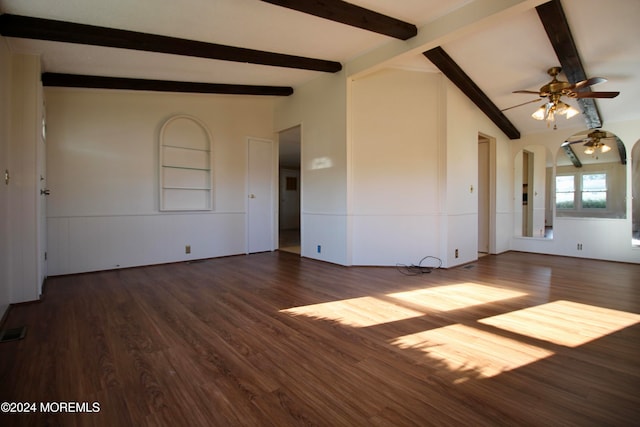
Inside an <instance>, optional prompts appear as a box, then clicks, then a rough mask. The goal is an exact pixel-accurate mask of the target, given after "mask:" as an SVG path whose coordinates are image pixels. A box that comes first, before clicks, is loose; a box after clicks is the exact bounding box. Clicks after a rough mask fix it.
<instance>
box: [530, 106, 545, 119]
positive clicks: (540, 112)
mask: <svg viewBox="0 0 640 427" xmlns="http://www.w3.org/2000/svg"><path fill="white" fill-rule="evenodd" d="M531 117H533V118H534V119H536V120H544V119H546V118H547V104H544V105H542V106H541V107H540V108H538V109H537V110H536V111H534V112H533V114H532V115H531Z"/></svg>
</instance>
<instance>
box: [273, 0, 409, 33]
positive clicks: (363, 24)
mask: <svg viewBox="0 0 640 427" xmlns="http://www.w3.org/2000/svg"><path fill="white" fill-rule="evenodd" d="M262 1H264V2H267V3H271V4H275V5H278V6H282V7H286V8H288V9H293V10H297V11H298V12H304V13H308V14H310V15H313V16H317V17H320V18H325V19H329V20H331V21H335V22H340V23H342V24H346V25H350V26H352V27H358V28H362V29H364V30H368V31H373V32H375V33H378V34H383V35H385V36H390V37H394V38H397V39H400V40H408V39H410V38H411V37H414V36H415V35H416V34H418V28H417V27H416V26H415V25H413V24H410V23H408V22H404V21H401V20H399V19H396V18H393V17H391V16H387V15H383V14H381V13H378V12H375V11H373V10H370V9H365V8H363V7H360V6H356V5H354V4H351V3H347V2H346V1H341V0H262Z"/></svg>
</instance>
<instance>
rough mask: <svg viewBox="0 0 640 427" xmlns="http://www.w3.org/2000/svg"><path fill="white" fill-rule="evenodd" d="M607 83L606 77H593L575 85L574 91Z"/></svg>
mask: <svg viewBox="0 0 640 427" xmlns="http://www.w3.org/2000/svg"><path fill="white" fill-rule="evenodd" d="M606 81H607V79H605V78H604V77H591V78H590V79H587V80H582V81H580V82H578V83H576V84H574V85H573V87H572V89H580V88H582V87H585V86H593V85H597V84H598V83H604V82H606Z"/></svg>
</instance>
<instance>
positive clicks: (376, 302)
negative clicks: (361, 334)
mask: <svg viewBox="0 0 640 427" xmlns="http://www.w3.org/2000/svg"><path fill="white" fill-rule="evenodd" d="M280 311H281V312H283V313H288V314H292V315H304V316H309V317H315V318H320V319H326V320H333V321H336V322H340V323H342V324H343V325H347V326H353V327H357V328H363V327H367V326H373V325H379V324H382V323H388V322H396V321H398V320H405V319H410V318H413V317H419V316H422V315H423V314H424V313H422V312H420V311H416V310H412V309H409V308H406V307H403V306H401V305H398V304H392V303H390V302H387V301H383V300H381V299H378V298H374V297H360V298H350V299H345V300H339V301H330V302H324V303H320V304H312V305H305V306H301V307H293V308H288V309H285V310H280Z"/></svg>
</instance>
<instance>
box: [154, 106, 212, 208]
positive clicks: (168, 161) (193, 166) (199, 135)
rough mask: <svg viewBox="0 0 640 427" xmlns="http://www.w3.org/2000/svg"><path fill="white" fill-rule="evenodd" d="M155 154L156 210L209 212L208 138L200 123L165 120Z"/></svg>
mask: <svg viewBox="0 0 640 427" xmlns="http://www.w3.org/2000/svg"><path fill="white" fill-rule="evenodd" d="M159 150H160V155H159V159H160V168H159V169H160V173H159V178H160V210H161V211H198V210H211V209H212V199H213V196H212V170H211V165H212V157H211V156H212V150H211V136H210V134H209V131H208V129H207V128H206V126H205V125H204V123H202V122H201V121H200V120H198V119H196V118H195V117H191V116H186V115H177V116H173V117H171V118H169V119H168V120H167V121H166V122H165V123H164V125H163V126H162V129H161V130H160V141H159Z"/></svg>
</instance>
